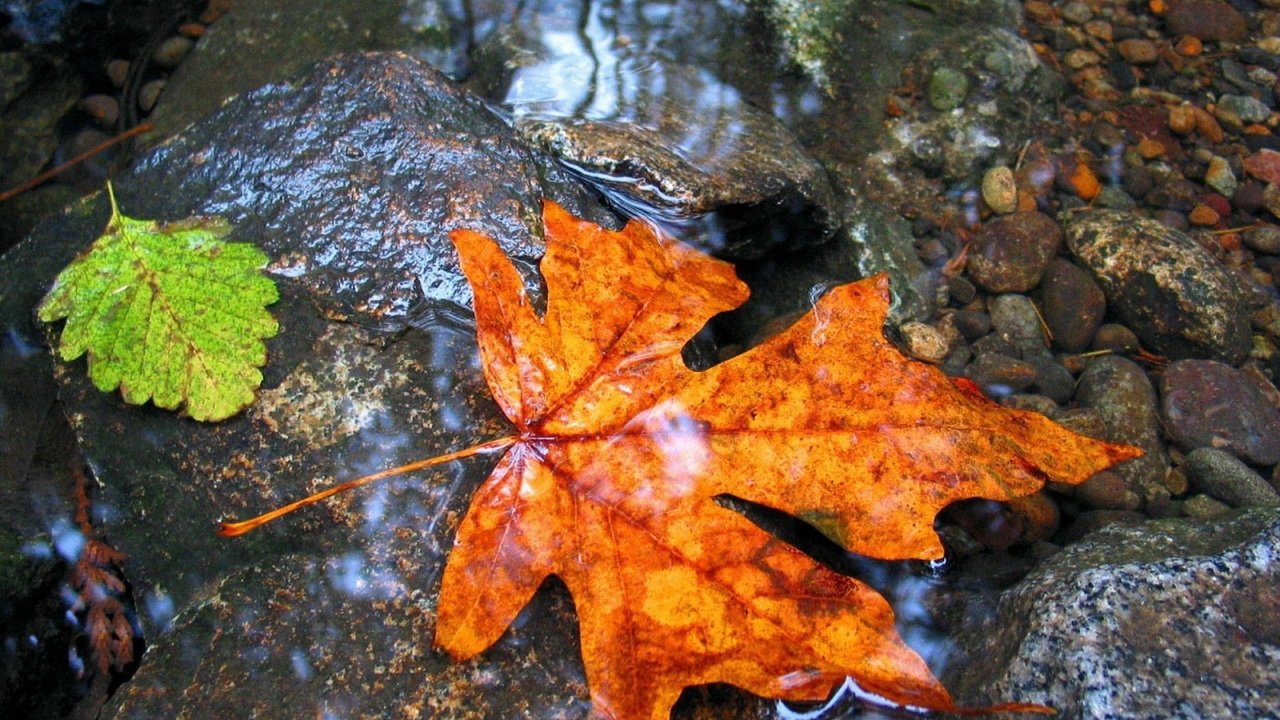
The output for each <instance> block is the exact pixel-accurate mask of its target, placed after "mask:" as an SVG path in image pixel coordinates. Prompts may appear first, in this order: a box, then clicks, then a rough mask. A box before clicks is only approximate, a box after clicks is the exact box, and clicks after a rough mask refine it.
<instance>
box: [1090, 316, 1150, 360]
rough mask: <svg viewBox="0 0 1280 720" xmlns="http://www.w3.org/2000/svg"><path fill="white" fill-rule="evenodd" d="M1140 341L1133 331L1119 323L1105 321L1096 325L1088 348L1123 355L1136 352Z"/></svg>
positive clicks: (1140, 344)
mask: <svg viewBox="0 0 1280 720" xmlns="http://www.w3.org/2000/svg"><path fill="white" fill-rule="evenodd" d="M1141 346H1142V343H1140V342H1138V336H1137V335H1134V334H1133V331H1132V330H1130V329H1129V328H1127V327H1125V326H1124V325H1121V324H1119V323H1106V324H1103V325H1099V326H1098V330H1097V332H1095V333H1094V334H1093V342H1092V343H1090V345H1089V349H1090V350H1106V351H1109V352H1113V353H1119V354H1121V355H1125V354H1128V353H1134V352H1138V348H1140V347H1141Z"/></svg>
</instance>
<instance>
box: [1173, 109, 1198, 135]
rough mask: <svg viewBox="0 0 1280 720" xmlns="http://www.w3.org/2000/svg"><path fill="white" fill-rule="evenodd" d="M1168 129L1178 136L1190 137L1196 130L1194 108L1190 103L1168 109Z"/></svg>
mask: <svg viewBox="0 0 1280 720" xmlns="http://www.w3.org/2000/svg"><path fill="white" fill-rule="evenodd" d="M1169 129H1170V130H1172V131H1174V132H1176V133H1178V134H1179V135H1190V134H1191V131H1193V130H1195V129H1196V113H1195V108H1194V107H1193V106H1192V105H1191V104H1190V103H1183V104H1181V105H1174V106H1172V107H1170V108H1169Z"/></svg>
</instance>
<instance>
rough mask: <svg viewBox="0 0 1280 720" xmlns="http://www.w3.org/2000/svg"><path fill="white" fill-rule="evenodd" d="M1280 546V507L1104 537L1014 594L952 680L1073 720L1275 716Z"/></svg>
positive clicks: (967, 650)
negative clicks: (1277, 556)
mask: <svg viewBox="0 0 1280 720" xmlns="http://www.w3.org/2000/svg"><path fill="white" fill-rule="evenodd" d="M1277 552H1280V517H1278V516H1277V515H1276V513H1275V512H1274V511H1255V512H1253V513H1250V514H1247V515H1243V516H1233V517H1228V518H1224V519H1222V520H1220V521H1214V522H1196V521H1189V520H1178V521H1162V522H1160V523H1148V524H1146V525H1143V526H1141V527H1137V528H1120V527H1116V528H1109V529H1107V530H1104V531H1101V532H1096V533H1093V534H1091V535H1090V536H1089V537H1088V538H1087V539H1086V540H1085V541H1084V542H1081V543H1079V544H1077V545H1074V546H1068V547H1067V548H1065V549H1064V550H1063V551H1062V552H1060V553H1058V554H1056V555H1054V556H1053V557H1052V558H1050V559H1049V560H1048V561H1046V563H1045V564H1044V565H1043V566H1042V567H1040V568H1038V569H1037V570H1035V571H1034V572H1033V573H1032V574H1031V575H1029V576H1028V577H1027V578H1026V579H1024V580H1023V581H1022V582H1020V583H1019V584H1018V585H1016V586H1015V587H1013V588H1011V589H1010V590H1008V591H1005V592H1004V593H1003V594H1002V595H1001V597H1000V601H999V605H998V609H997V611H996V612H995V613H994V615H992V616H991V617H990V619H989V620H987V621H986V622H983V623H979V624H976V625H974V626H972V627H971V628H970V629H969V630H966V631H965V632H964V633H963V636H962V637H961V638H959V640H958V641H957V647H958V650H959V652H958V653H957V656H955V657H953V658H952V663H951V664H950V665H949V666H948V667H949V668H950V669H949V671H948V672H946V673H944V677H943V680H944V681H948V682H949V686H950V687H951V689H952V691H953V693H954V694H955V695H956V697H957V699H958V700H959V701H964V702H968V703H973V704H981V703H984V702H989V701H990V699H991V698H1008V697H1016V698H1018V699H1019V700H1020V701H1024V702H1037V703H1043V704H1045V705H1050V706H1052V707H1054V708H1056V709H1057V710H1058V712H1059V713H1061V715H1062V716H1063V717H1068V718H1104V717H1105V718H1146V717H1152V718H1154V717H1170V716H1174V717H1185V718H1193V717H1194V718H1212V719H1215V720H1218V719H1220V720H1227V719H1228V718H1236V717H1270V716H1275V715H1277V714H1280V678H1277V676H1276V674H1275V673H1274V672H1273V666H1274V663H1275V662H1276V661H1277V659H1280V650H1278V649H1277V645H1280V643H1278V642H1277V640H1280V632H1278V631H1280V627H1278V626H1277V623H1276V621H1275V618H1276V617H1277V616H1278V614H1277V608H1280V591H1277V587H1280V569H1278V568H1277V567H1276V564H1275V562H1273V560H1272V558H1274V556H1275V554H1276V553H1277ZM1139 688H1140V690H1139V691H1135V689H1139Z"/></svg>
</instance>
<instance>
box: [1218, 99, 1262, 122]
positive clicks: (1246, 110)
mask: <svg viewBox="0 0 1280 720" xmlns="http://www.w3.org/2000/svg"><path fill="white" fill-rule="evenodd" d="M1218 108H1219V109H1221V110H1224V111H1226V112H1230V113H1233V114H1234V115H1235V116H1236V117H1238V118H1240V121H1241V122H1244V123H1260V122H1263V121H1264V120H1266V119H1267V118H1268V117H1270V116H1271V108H1268V107H1267V106H1266V105H1265V104H1263V103H1262V101H1261V100H1259V99H1257V98H1255V97H1251V96H1249V95H1230V94H1227V95H1223V96H1222V97H1220V98H1218Z"/></svg>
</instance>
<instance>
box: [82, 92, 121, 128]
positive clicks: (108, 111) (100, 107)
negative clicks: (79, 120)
mask: <svg viewBox="0 0 1280 720" xmlns="http://www.w3.org/2000/svg"><path fill="white" fill-rule="evenodd" d="M76 107H78V108H80V112H83V113H84V114H85V115H88V116H89V117H91V118H93V119H94V120H95V121H97V123H98V124H99V125H101V126H103V127H112V126H113V125H115V124H116V120H118V119H119V118H120V103H118V102H116V99H115V98H113V97H111V96H110V95H86V96H85V97H82V98H80V102H78V103H76Z"/></svg>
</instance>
